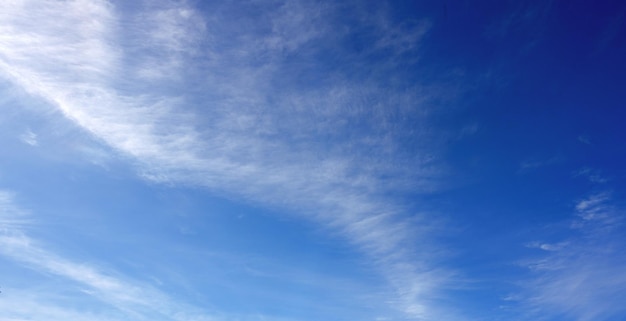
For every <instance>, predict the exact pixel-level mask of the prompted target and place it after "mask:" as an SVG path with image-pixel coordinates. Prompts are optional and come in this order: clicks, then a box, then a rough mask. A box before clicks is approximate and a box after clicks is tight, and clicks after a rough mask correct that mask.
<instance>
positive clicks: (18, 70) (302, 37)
mask: <svg viewBox="0 0 626 321" xmlns="http://www.w3.org/2000/svg"><path fill="white" fill-rule="evenodd" d="M309 6H310V5H305V4H304V3H301V2H297V1H292V2H288V3H286V4H285V5H284V6H282V7H281V8H280V10H278V11H275V12H274V13H273V14H272V15H269V16H264V17H262V18H260V19H259V20H255V21H249V22H250V24H251V25H245V24H241V25H237V27H236V28H235V27H234V26H233V24H234V23H233V22H232V21H227V20H228V19H230V18H224V17H221V16H218V15H215V16H211V17H209V18H206V19H204V20H203V19H202V18H201V17H202V15H201V14H200V13H199V12H197V11H195V10H194V9H193V8H191V7H190V6H187V5H185V4H184V3H183V4H181V3H179V2H168V1H163V2H158V3H156V4H153V5H152V6H149V7H145V8H143V9H145V11H141V12H136V13H135V15H134V16H133V15H130V16H123V15H121V13H120V11H121V9H120V8H117V7H115V6H114V5H113V4H111V3H109V2H106V1H78V0H76V1H66V2H59V1H44V2H37V1H13V2H4V3H2V4H1V5H0V12H1V13H0V35H1V36H0V54H1V56H2V58H1V59H0V70H1V71H2V72H3V74H4V75H5V76H6V77H8V78H9V79H11V80H12V81H14V82H15V83H17V84H19V85H21V86H22V87H24V88H25V89H26V90H27V91H29V92H31V93H33V94H35V95H38V96H41V97H43V98H45V99H46V100H48V101H49V102H50V103H51V104H53V105H55V106H56V107H58V109H59V110H60V111H62V113H63V114H64V115H65V116H66V117H67V118H69V119H71V120H73V121H74V122H75V123H76V124H77V125H79V126H80V127H82V128H84V129H85V130H86V131H87V132H89V133H90V134H92V135H93V136H94V137H96V138H98V139H100V140H102V141H104V142H105V143H107V144H108V145H110V146H112V147H113V148H115V149H116V150H118V151H119V152H120V153H122V154H123V155H126V156H128V157H129V158H130V159H131V160H132V161H134V162H136V163H137V164H138V166H139V167H140V168H141V172H142V175H144V176H145V177H146V178H149V179H152V180H156V181H164V182H170V183H182V184H192V185H200V186H204V187H206V188H208V189H209V190H211V191H213V192H216V193H220V194H225V195H227V196H228V197H233V198H238V199H246V200H250V201H253V202H257V203H261V204H267V205H271V206H278V207H280V208H282V209H287V210H290V211H292V212H294V215H300V216H302V217H305V218H307V219H312V220H315V221H318V222H321V223H323V224H324V225H325V226H327V227H330V228H332V229H333V230H334V231H339V232H341V233H342V235H343V236H344V237H345V238H346V239H347V240H349V241H350V242H351V243H353V244H355V245H356V246H358V247H359V248H361V249H362V250H363V251H364V252H365V253H366V254H367V255H369V257H371V258H372V259H373V260H374V261H375V262H377V266H378V267H379V268H380V269H381V271H383V274H384V275H385V277H387V278H388V279H389V282H390V283H391V284H392V286H393V287H394V289H395V292H396V293H397V298H396V299H394V300H393V301H395V302H398V303H399V306H400V307H401V308H402V309H404V310H405V311H406V312H407V314H408V315H410V316H412V317H416V318H429V317H430V315H431V314H432V313H433V312H432V311H433V306H432V305H433V304H432V303H430V301H429V298H430V297H431V296H434V295H435V293H436V292H437V291H439V290H440V288H441V287H442V286H443V284H445V282H446V281H447V279H448V273H447V272H444V271H440V270H439V269H437V268H436V267H433V266H432V265H433V264H435V263H433V262H437V260H438V259H439V258H437V257H436V256H435V255H433V254H429V253H432V252H437V251H432V250H431V249H432V248H433V245H428V246H427V245H421V246H419V249H418V248H417V247H418V246H417V245H410V244H417V240H419V239H420V238H423V239H427V238H428V235H427V234H428V229H427V228H423V229H420V228H418V227H419V226H417V224H415V223H414V222H413V221H412V220H411V219H409V218H407V215H406V214H407V213H405V209H404V208H402V207H401V206H399V205H398V204H396V203H395V202H394V201H393V200H391V199H389V198H388V197H386V196H385V195H386V194H387V193H388V192H389V191H391V190H392V189H401V190H406V189H407V188H408V187H412V188H415V190H421V191H430V190H432V189H434V188H436V187H437V183H436V182H437V177H438V175H439V171H440V169H439V167H438V166H436V165H435V160H436V157H435V156H433V155H436V154H435V151H433V150H432V149H431V148H430V146H428V144H427V143H423V144H421V145H419V146H421V147H416V148H417V151H416V153H415V154H411V155H409V154H406V153H404V152H400V148H399V147H398V144H399V143H398V141H400V140H401V139H405V138H407V135H408V136H409V137H410V138H411V139H412V140H414V141H417V142H419V141H420V140H421V141H426V140H427V138H428V137H429V136H428V134H427V133H428V128H427V125H426V122H425V118H424V116H423V115H425V114H426V107H424V104H423V103H422V102H423V101H424V100H425V99H426V98H425V97H424V96H423V95H422V93H423V92H422V91H420V90H418V89H419V88H415V90H407V89H401V90H395V89H394V88H392V87H391V88H390V87H389V85H388V84H385V85H384V86H382V85H379V84H377V83H376V82H375V81H374V80H369V79H362V80H359V81H356V83H355V82H354V81H352V80H347V79H345V76H344V75H342V74H340V73H330V72H329V73H328V74H325V75H320V74H317V73H319V71H315V68H306V67H303V69H301V70H297V71H299V72H301V73H302V74H305V75H306V74H307V73H311V74H314V75H312V76H311V77H312V79H321V84H319V86H310V85H306V84H304V85H302V84H294V81H296V80H297V79H292V78H290V77H293V75H292V74H293V73H292V72H291V70H290V69H289V68H293V67H292V65H290V64H288V63H286V62H285V61H284V60H283V59H286V58H287V56H288V55H286V51H287V52H290V53H292V54H296V53H298V54H303V55H304V54H306V52H305V51H304V50H305V49H303V48H305V47H306V46H307V45H308V44H309V42H311V41H317V40H316V39H318V40H319V39H320V37H329V39H331V40H330V41H334V40H332V37H338V36H341V35H336V34H333V33H332V32H333V31H334V30H332V28H328V30H326V29H318V28H317V27H318V26H324V25H326V26H328V23H329V21H318V19H324V18H323V17H324V16H323V15H309V10H308V9H306V10H305V9H303V8H309ZM224 10H225V9H224ZM323 10H326V8H318V9H317V11H316V10H314V12H322V11H323ZM259 21H260V22H259ZM257 23H258V25H257ZM324 23H327V24H324ZM127 26H130V28H129V29H125V28H126V27H127ZM264 26H269V28H263V27H264ZM374 27H375V28H378V29H377V32H378V34H377V37H378V42H377V43H378V44H379V46H382V47H383V49H384V50H390V49H389V48H391V50H395V51H398V52H399V53H402V52H404V51H406V50H414V48H416V47H417V43H418V42H419V40H420V39H421V37H423V35H424V33H425V32H426V30H427V27H428V26H427V24H424V23H418V24H416V26H415V27H414V28H411V32H410V33H409V34H407V35H406V36H405V35H404V34H403V33H402V28H401V27H398V26H392V25H390V23H389V22H388V21H386V22H385V23H379V24H378V25H375V26H374ZM220 28H222V29H220ZM237 28H239V29H237ZM300 31H304V32H300ZM211 32H214V33H211ZM217 32H225V33H226V34H217ZM229 32H230V34H228V33H229ZM324 32H328V33H327V34H325V33H324ZM207 39H208V40H207ZM250 39H256V41H252V42H250V41H249V40H250ZM136 40H142V41H136ZM207 41H208V43H206V42H207ZM259 43H261V44H264V45H262V46H258V44H259ZM201 45H202V46H201ZM381 50H382V49H381ZM201 52H205V56H203V57H202V58H203V59H204V60H203V61H202V62H201V63H191V62H189V61H190V60H193V59H198V57H197V56H196V55H198V54H199V53H201ZM194 61H196V62H197V60H194ZM357 63H358V61H357ZM310 64H313V65H314V62H310ZM362 67H365V68H370V66H369V65H367V66H362ZM194 68H200V70H194ZM373 69H375V68H373ZM377 72H380V71H377ZM290 75H291V76H290ZM292 80H293V81H292ZM198 84H200V85H198ZM198 86H199V88H198ZM416 128H417V129H416ZM364 129H365V130H364ZM409 130H410V131H409ZM420 131H421V132H420ZM329 141H332V142H331V143H329ZM416 145H417V144H416ZM14 241H15V242H17V240H12V239H7V240H6V242H9V243H10V242H14ZM7 244H8V243H7ZM11 244H13V243H11ZM423 244H427V243H426V242H425V243H423ZM12 246H15V247H19V246H26V245H20V243H19V242H17V243H15V244H13V245H12ZM23 250H24V251H34V253H33V255H34V257H38V258H39V259H28V258H20V259H24V260H26V261H28V260H30V261H29V262H30V263H31V264H35V265H38V266H41V267H45V268H46V269H50V270H51V271H53V272H54V273H57V274H61V275H63V276H65V277H68V278H72V279H75V280H76V281H78V282H83V283H85V284H88V285H90V286H91V287H93V288H95V289H98V290H99V291H106V293H108V294H110V295H111V297H113V298H115V299H116V300H117V299H119V300H123V299H124V298H123V297H122V295H123V294H122V292H124V293H125V291H126V290H128V289H126V288H125V286H123V285H120V284H119V283H118V280H116V279H111V278H109V277H106V276H105V275H103V274H101V273H99V272H98V271H94V270H90V269H87V270H74V268H75V265H74V264H73V263H71V262H66V261H63V260H61V259H59V258H56V257H46V256H47V255H48V254H47V253H46V252H42V251H43V250H39V249H37V248H30V247H25V248H23ZM33 260H34V261H33ZM122 288H124V290H122ZM131 290H132V289H131ZM131 292H132V291H131ZM118 295H119V296H120V297H117V296H118ZM133 297H139V296H133Z"/></svg>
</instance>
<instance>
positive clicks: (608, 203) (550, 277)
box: [524, 192, 626, 321]
mask: <svg viewBox="0 0 626 321" xmlns="http://www.w3.org/2000/svg"><path fill="white" fill-rule="evenodd" d="M614 204H615V200H613V198H612V197H611V194H610V193H607V192H604V193H597V194H592V195H590V196H589V197H587V198H585V199H583V200H580V201H579V202H578V203H577V204H576V219H574V220H573V221H572V224H571V226H570V229H572V230H573V231H576V233H575V234H574V235H573V236H572V237H570V238H568V239H566V240H563V241H561V242H558V243H557V244H540V245H539V246H537V247H539V248H540V249H543V250H546V251H548V252H547V253H548V254H547V255H546V256H544V257H542V258H541V259H539V260H537V261H534V262H532V263H531V264H529V268H530V269H531V271H532V272H533V281H532V282H529V283H527V284H526V285H525V287H526V290H527V292H526V295H525V298H524V302H525V303H526V304H527V307H529V311H534V312H531V315H532V318H538V317H539V318H541V317H544V318H546V319H549V318H550V317H554V316H565V317H567V318H569V319H572V320H578V321H588V320H613V319H611V318H612V317H615V316H617V315H619V314H620V313H623V312H624V311H625V308H624V307H623V305H622V304H620V302H622V301H623V300H624V298H626V291H625V290H624V289H625V288H626V272H624V271H626V269H625V267H626V258H624V255H623V253H624V251H625V250H626V243H625V242H624V239H623V237H622V236H623V233H624V225H623V223H624V222H623V218H624V215H623V210H622V209H620V208H619V207H617V206H615V205H614ZM546 313H549V314H546Z"/></svg>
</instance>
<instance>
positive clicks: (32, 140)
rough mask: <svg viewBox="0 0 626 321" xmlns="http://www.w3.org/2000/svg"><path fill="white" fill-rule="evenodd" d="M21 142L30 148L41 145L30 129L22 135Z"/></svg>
mask: <svg viewBox="0 0 626 321" xmlns="http://www.w3.org/2000/svg"><path fill="white" fill-rule="evenodd" d="M20 140H21V141H22V142H24V143H26V144H28V145H30V146H37V145H38V144H39V141H38V140H37V134H35V133H33V132H32V131H31V130H30V129H28V130H26V132H24V133H23V134H22V135H20Z"/></svg>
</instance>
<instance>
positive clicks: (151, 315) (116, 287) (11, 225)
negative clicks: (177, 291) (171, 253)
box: [0, 190, 215, 321]
mask: <svg viewBox="0 0 626 321" xmlns="http://www.w3.org/2000/svg"><path fill="white" fill-rule="evenodd" d="M24 217H29V214H28V213H26V212H25V211H24V210H22V209H20V208H19V207H17V206H16V205H15V202H14V196H13V194H12V193H9V192H7V191H2V190H0V255H2V256H4V257H5V258H9V259H11V260H12V261H14V262H17V263H19V264H21V265H23V266H26V267H28V268H30V269H33V270H35V271H38V272H40V273H43V274H50V275H54V276H56V277H60V278H62V279H64V280H66V281H69V282H70V284H74V285H75V286H76V287H77V288H78V289H80V292H81V294H80V296H84V295H85V294H87V295H89V296H91V297H93V298H95V299H97V300H101V301H103V302H105V303H107V304H109V306H110V307H112V308H114V309H111V310H110V311H109V312H107V314H110V315H115V314H119V313H120V311H122V312H123V314H125V315H127V316H133V318H134V319H135V320H198V321H200V320H215V318H214V317H212V316H209V315H207V314H205V313H204V312H202V311H201V310H200V309H199V308H196V307H193V306H188V305H186V304H183V303H178V302H176V301H174V300H173V299H171V298H169V297H168V296H166V295H165V294H163V293H161V292H160V291H158V290H156V289H154V288H152V287H150V286H149V285H147V284H141V283H139V282H137V281H133V280H125V279H124V278H122V277H121V276H115V275H114V274H113V273H107V272H105V271H103V270H102V269H100V268H98V267H95V266H92V265H90V264H88V263H85V262H78V261H75V260H72V259H68V258H65V257H63V256H60V255H57V254H55V253H54V252H52V251H50V250H47V249H45V246H44V245H42V244H40V242H38V241H37V240H35V239H32V238H31V237H29V236H28V235H27V234H26V230H27V225H25V224H24V222H26V221H25V220H24ZM59 287H60V289H61V291H59V289H57V290H54V289H48V291H45V293H41V295H39V296H37V295H33V294H32V293H31V294H28V293H25V292H24V291H21V290H15V291H14V289H11V290H5V294H6V296H7V297H9V298H8V299H7V300H9V302H13V303H15V305H5V300H4V299H3V302H2V303H0V306H3V305H4V306H5V309H2V314H3V316H8V317H11V316H13V317H15V318H18V319H19V318H26V319H30V318H32V317H46V319H47V320H62V319H63V318H67V319H64V320H80V319H81V318H82V320H84V318H85V317H89V319H92V318H91V317H94V318H95V319H107V320H110V319H109V318H106V314H105V315H102V314H99V315H95V316H93V315H91V314H90V313H91V312H90V313H83V312H78V311H76V310H72V309H71V308H63V307H60V306H59V304H58V303H57V304H52V303H50V302H45V301H46V300H47V298H46V295H51V294H59V295H60V294H62V292H66V291H67V290H68V289H71V288H72V286H67V285H66V286H59ZM39 290H41V289H39ZM68 299H69V300H70V302H71V300H74V301H75V300H76V298H75V297H70V298H68ZM33 305H37V306H38V308H36V309H23V307H24V306H33ZM73 305H74V304H68V306H73ZM113 320H121V319H120V318H113Z"/></svg>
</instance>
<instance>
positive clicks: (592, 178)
mask: <svg viewBox="0 0 626 321" xmlns="http://www.w3.org/2000/svg"><path fill="white" fill-rule="evenodd" d="M574 177H584V178H586V179H588V180H589V182H591V183H596V184H603V183H606V182H608V181H609V179H608V178H606V177H604V176H602V174H601V173H600V171H599V170H595V169H592V168H589V167H585V168H582V169H580V170H577V171H576V172H574Z"/></svg>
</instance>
